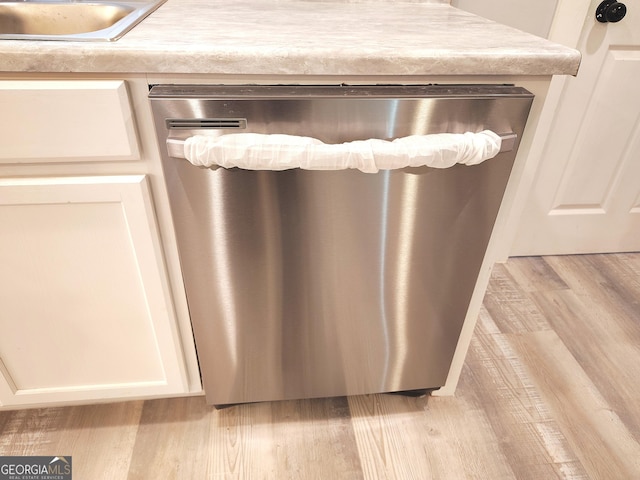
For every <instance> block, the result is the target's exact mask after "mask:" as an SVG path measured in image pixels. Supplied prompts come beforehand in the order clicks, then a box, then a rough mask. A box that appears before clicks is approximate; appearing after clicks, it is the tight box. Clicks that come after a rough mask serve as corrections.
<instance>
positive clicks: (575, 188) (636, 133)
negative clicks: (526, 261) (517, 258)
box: [511, 0, 640, 255]
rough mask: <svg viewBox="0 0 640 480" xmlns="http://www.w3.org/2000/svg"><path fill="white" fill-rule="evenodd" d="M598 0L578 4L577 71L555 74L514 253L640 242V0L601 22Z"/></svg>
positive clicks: (634, 246) (607, 248)
mask: <svg viewBox="0 0 640 480" xmlns="http://www.w3.org/2000/svg"><path fill="white" fill-rule="evenodd" d="M565 3H567V2H565ZM600 3H601V0H594V1H592V2H591V4H590V6H589V9H588V11H585V9H584V7H581V8H582V11H583V12H584V14H585V16H586V19H585V22H584V27H583V29H582V33H581V34H580V36H579V40H578V43H577V45H576V46H577V48H578V49H579V50H580V51H581V53H582V55H583V60H582V65H581V67H580V72H579V73H578V75H577V77H575V78H574V77H570V78H567V79H563V80H554V81H556V82H557V83H556V85H555V86H556V87H557V88H561V89H562V90H561V93H560V94H559V102H558V104H557V110H556V111H555V115H554V117H553V119H552V123H551V128H550V130H549V135H548V137H547V141H546V145H545V147H544V149H543V150H542V153H541V158H540V167H539V171H538V175H537V177H536V180H535V182H534V185H533V189H532V192H531V194H530V196H529V199H528V201H527V202H526V207H525V210H524V213H523V215H522V217H521V224H520V226H519V228H518V232H517V234H516V238H515V242H514V246H513V249H512V251H511V254H512V255H543V254H569V253H595V252H621V251H639V250H640V3H639V2H636V1H633V0H630V1H627V2H626V3H627V14H626V17H625V18H624V19H622V20H621V21H620V22H617V23H599V22H598V21H596V18H595V13H596V9H597V7H598V5H599V4H600ZM566 10H567V11H568V9H566ZM574 13H575V12H574ZM558 14H559V15H560V14H562V11H561V10H559V13H558ZM557 20H558V19H557ZM560 20H562V19H560ZM573 21H575V16H574V18H573ZM551 37H552V38H553V32H552V35H551ZM565 43H566V42H565ZM552 88H553V87H552Z"/></svg>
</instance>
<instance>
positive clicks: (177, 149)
mask: <svg viewBox="0 0 640 480" xmlns="http://www.w3.org/2000/svg"><path fill="white" fill-rule="evenodd" d="M498 135H499V136H500V139H501V140H502V144H501V145H500V152H499V153H505V152H511V151H513V149H514V148H515V146H516V141H517V140H518V134H517V133H514V132H510V133H500V134H498ZM184 143H185V141H184V140H180V139H177V138H169V139H167V153H168V155H169V156H170V157H173V158H181V159H185V158H186V156H185V154H184Z"/></svg>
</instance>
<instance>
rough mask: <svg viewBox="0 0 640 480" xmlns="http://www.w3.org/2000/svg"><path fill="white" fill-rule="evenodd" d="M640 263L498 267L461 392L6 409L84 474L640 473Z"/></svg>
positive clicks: (31, 443) (28, 434)
mask: <svg viewBox="0 0 640 480" xmlns="http://www.w3.org/2000/svg"><path fill="white" fill-rule="evenodd" d="M639 370H640V254H615V255H585V256H563V257H542V258H539V257H538V258H515V259H510V260H509V261H508V262H507V263H506V264H501V265H496V266H495V268H494V272H493V275H492V279H491V282H490V285H489V289H488V291H487V294H486V297H485V301H484V306H483V309H482V312H481V315H480V319H479V322H478V326H477V328H476V331H475V333H474V337H473V340H472V343H471V348H470V350H469V354H468V357H467V359H466V362H465V366H464V369H463V372H462V377H461V381H460V384H459V387H458V390H457V391H456V395H455V396H454V397H425V398H417V399H416V398H408V397H402V396H395V395H368V396H360V397H349V398H331V399H319V400H301V401H288V402H273V403H263V404H254V405H241V406H236V407H232V408H229V409H225V410H221V411H216V410H214V409H213V408H212V407H209V406H207V405H205V402H204V399H203V398H202V397H191V398H176V399H162V400H150V401H144V402H143V401H135V402H125V403H115V404H105V405H91V406H79V407H65V408H47V409H32V410H18V411H11V412H1V413H0V433H1V436H0V455H72V456H73V465H74V479H78V480H79V479H90V480H96V479H127V480H138V479H140V480H142V479H329V480H337V479H401V480H405V479H420V480H423V479H483V480H484V479H492V480H493V479H536V480H540V479H554V478H556V479H612V480H618V479H620V480H626V479H640V382H639V381H638V376H639Z"/></svg>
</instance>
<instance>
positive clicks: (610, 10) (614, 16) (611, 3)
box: [596, 0, 627, 23]
mask: <svg viewBox="0 0 640 480" xmlns="http://www.w3.org/2000/svg"><path fill="white" fill-rule="evenodd" d="M626 14H627V6H626V5H625V4H624V3H620V2H616V1H615V0H604V2H602V3H601V4H600V5H598V8H597V9H596V20H598V21H599V22H600V23H607V22H612V23H615V22H619V21H620V20H622V19H623V18H624V16H625V15H626Z"/></svg>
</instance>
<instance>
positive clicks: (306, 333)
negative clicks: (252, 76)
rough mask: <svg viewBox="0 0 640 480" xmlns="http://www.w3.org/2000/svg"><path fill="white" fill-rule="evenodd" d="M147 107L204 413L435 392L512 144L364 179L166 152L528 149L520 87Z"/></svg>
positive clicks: (207, 94)
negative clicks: (471, 161) (290, 139)
mask: <svg viewBox="0 0 640 480" xmlns="http://www.w3.org/2000/svg"><path fill="white" fill-rule="evenodd" d="M150 99H151V103H152V108H153V111H154V117H155V122H156V128H157V133H158V138H159V141H160V143H161V148H162V150H163V152H164V153H163V168H164V173H165V176H166V181H167V186H168V191H169V195H170V203H171V208H172V215H173V221H174V224H175V230H176V236H177V240H178V248H179V254H180V262H181V266H182V269H183V277H184V284H185V288H186V295H187V299H188V304H189V310H190V315H191V319H192V324H193V329H194V336H195V341H196V347H197V352H198V357H199V361H200V367H201V373H202V378H203V383H204V386H205V392H206V395H207V400H208V402H209V403H213V404H216V405H225V404H235V403H243V402H255V401H265V400H280V399H297V398H310V397H327V396H340V395H355V394H368V393H380V392H397V391H409V390H422V389H436V388H439V387H441V386H442V385H444V383H445V380H446V378H447V374H448V372H449V368H450V364H451V361H452V358H453V355H454V351H455V348H456V345H457V342H458V337H459V335H460V331H461V328H462V325H463V322H464V319H465V316H466V314H467V310H468V307H469V302H470V299H471V296H472V294H473V292H474V289H475V287H476V280H477V278H478V273H479V271H480V268H481V265H482V263H483V259H484V256H485V252H486V248H487V244H488V241H489V239H490V237H491V233H492V229H493V226H494V223H495V219H496V216H497V212H498V209H499V207H500V204H501V200H502V196H503V193H504V190H505V187H506V184H507V181H508V178H509V175H510V171H511V168H512V165H513V161H514V158H515V154H516V148H514V149H513V150H512V151H510V152H505V153H500V154H499V155H498V156H497V157H495V158H493V159H491V160H488V161H485V162H484V163H481V164H479V165H474V166H462V165H456V166H454V167H451V168H446V169H434V168H428V167H422V168H406V169H400V170H387V171H380V172H379V173H376V174H369V173H362V172H360V171H354V170H338V171H308V170H301V169H291V170H284V171H250V170H241V169H237V168H234V169H224V168H202V167H196V166H193V165H192V164H190V163H189V162H188V161H186V160H184V159H178V158H173V157H171V156H169V154H168V153H167V147H166V142H167V140H169V142H172V141H175V140H184V139H185V138H187V137H189V136H191V135H194V134H203V133H204V134H211V135H221V134H228V133H237V132H240V131H242V132H253V133H284V134H291V135H305V136H311V137H315V138H318V139H320V140H322V141H324V142H332V143H337V142H345V141H353V140H364V139H369V138H381V139H393V138H397V137H401V136H407V135H416V134H430V133H442V132H449V133H463V132H466V131H472V132H477V131H480V130H483V129H491V130H493V131H494V132H496V133H506V132H513V133H515V134H516V135H517V137H518V138H520V136H521V134H522V131H523V129H524V125H525V122H526V119H527V115H528V112H529V109H530V106H531V102H532V99H533V96H532V95H531V94H530V93H529V92H527V91H526V90H524V89H521V88H517V87H513V86H495V85H475V86H468V85H466V86H464V85H463V86H434V85H429V86H404V87H402V86H361V87H358V86H321V87H314V86H308V87H305V86H291V87H289V86H274V87H266V86H264V87H261V86H225V87H215V86H156V87H153V88H152V90H151V92H150ZM517 143H518V142H517V141H516V145H515V146H516V147H517Z"/></svg>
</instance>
